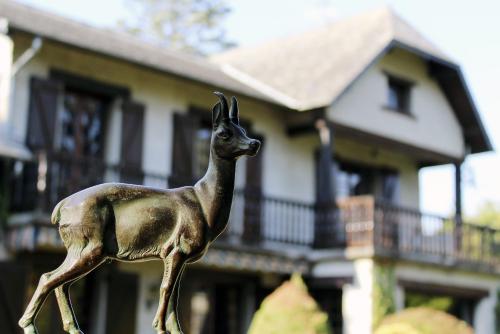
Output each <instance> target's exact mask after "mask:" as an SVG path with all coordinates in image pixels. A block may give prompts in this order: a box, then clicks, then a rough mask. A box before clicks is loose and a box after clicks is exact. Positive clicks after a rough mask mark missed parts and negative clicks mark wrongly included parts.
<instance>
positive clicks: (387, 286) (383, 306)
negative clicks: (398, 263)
mask: <svg viewBox="0 0 500 334" xmlns="http://www.w3.org/2000/svg"><path fill="white" fill-rule="evenodd" d="M395 291H396V275H395V273H394V266H392V265H388V264H381V263H377V264H375V267H374V275H373V298H372V299H373V327H374V328H376V327H377V326H378V324H379V323H380V321H382V319H383V318H384V317H385V316H386V315H388V314H391V313H394V312H395V311H396V298H395V295H394V294H395Z"/></svg>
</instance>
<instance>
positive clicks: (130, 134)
mask: <svg viewBox="0 0 500 334" xmlns="http://www.w3.org/2000/svg"><path fill="white" fill-rule="evenodd" d="M122 109H123V118H122V138H121V156H120V159H121V167H122V168H121V176H120V179H121V181H122V182H129V183H135V184H142V183H143V179H144V175H143V172H142V147H143V137H144V110H145V106H144V105H143V104H141V103H137V102H133V101H126V102H124V103H123V107H122Z"/></svg>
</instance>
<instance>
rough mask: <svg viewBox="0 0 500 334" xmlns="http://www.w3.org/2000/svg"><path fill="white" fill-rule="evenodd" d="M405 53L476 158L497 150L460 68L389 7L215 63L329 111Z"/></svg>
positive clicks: (293, 104)
mask: <svg viewBox="0 0 500 334" xmlns="http://www.w3.org/2000/svg"><path fill="white" fill-rule="evenodd" d="M392 48H403V49H405V50H407V51H410V52H412V53H415V54H417V55H418V56H419V57H422V58H423V59H425V60H426V61H428V63H429V65H430V66H429V68H430V70H431V73H432V74H433V75H434V76H435V78H436V79H437V81H438V82H439V84H440V86H441V88H442V89H443V92H444V94H445V96H446V97H447V99H448V101H449V103H450V105H451V106H452V108H453V110H454V112H455V114H456V116H457V119H458V121H459V123H460V124H461V126H462V127H463V129H464V136H465V140H466V142H467V143H468V144H469V146H470V147H471V153H478V152H484V151H489V150H492V145H491V143H490V141H489V139H488V136H487V134H486V131H485V130H484V127H483V124H482V122H481V119H480V117H479V114H478V112H477V110H476V107H475V104H474V101H473V100H472V97H471V95H470V92H469V90H468V87H467V84H466V82H465V80H464V77H463V74H462V72H461V70H460V67H459V66H458V65H457V64H456V63H455V62H454V61H453V60H452V59H451V58H449V57H448V56H447V55H446V54H445V53H443V52H442V51H441V50H440V49H439V48H438V47H436V46H435V45H434V44H433V43H431V42H430V41H428V40H427V39H426V38H425V37H424V36H422V35H421V34H420V33H419V32H418V31H416V30H415V29H414V28H413V27H411V26H410V25H409V24H408V23H406V22H405V21H404V20H403V19H401V18H400V17H399V16H398V15H397V14H395V13H394V12H393V11H392V10H391V9H390V8H389V7H384V8H381V9H377V10H374V11H370V12H366V13H364V14H361V15H358V16H355V17H352V18H347V19H344V20H341V21H338V22H335V23H333V24H331V25H328V26H325V27H322V28H320V29H317V30H313V31H309V32H305V33H303V34H299V35H296V36H292V37H288V38H282V39H278V40H274V41H270V42H268V43H265V44H262V45H259V46H255V47H247V48H237V49H234V50H230V51H227V52H225V53H222V54H218V55H215V56H213V57H212V58H211V59H212V60H213V61H214V62H217V63H219V64H221V65H222V66H223V69H224V71H225V72H226V73H228V74H230V75H233V77H235V78H237V79H239V80H241V81H242V82H245V83H247V84H248V85H250V86H252V87H254V88H255V89H257V90H260V91H261V92H263V93H265V94H267V95H270V96H273V97H274V98H275V99H277V100H279V101H280V102H281V103H282V104H284V105H286V106H287V107H289V108H291V109H295V110H304V111H305V110H312V109H316V108H323V107H326V106H329V105H331V104H332V103H334V102H335V100H336V99H338V98H339V96H341V95H342V93H343V92H344V91H345V90H346V89H347V88H348V87H349V86H350V85H351V84H352V83H353V82H354V81H355V80H356V79H357V78H358V77H359V76H360V75H361V74H362V73H363V72H364V71H365V70H367V69H368V68H369V67H370V65H371V64H373V63H374V62H375V61H376V60H377V59H379V58H380V57H381V56H383V55H384V54H385V53H386V52H388V51H389V50H391V49H392Z"/></svg>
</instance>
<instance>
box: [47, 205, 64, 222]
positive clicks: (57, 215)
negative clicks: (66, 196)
mask: <svg viewBox="0 0 500 334" xmlns="http://www.w3.org/2000/svg"><path fill="white" fill-rule="evenodd" d="M63 204H64V200H62V201H60V202H59V203H57V205H56V207H55V208H54V211H52V216H51V217H50V222H51V223H52V224H54V225H57V224H59V220H60V219H61V212H60V210H61V207H62V205H63Z"/></svg>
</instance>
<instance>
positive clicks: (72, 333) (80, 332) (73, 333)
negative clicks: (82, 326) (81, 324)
mask: <svg viewBox="0 0 500 334" xmlns="http://www.w3.org/2000/svg"><path fill="white" fill-rule="evenodd" d="M69 334H84V333H83V332H82V331H81V330H79V329H75V330H71V331H69Z"/></svg>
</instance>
